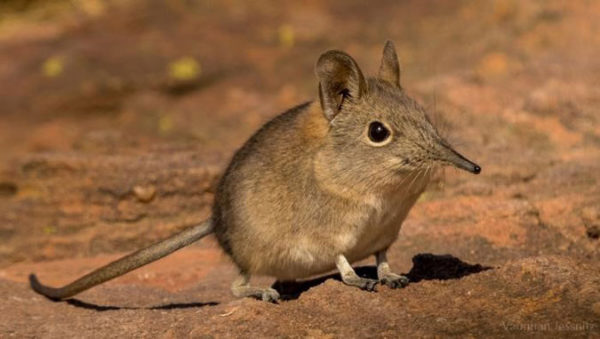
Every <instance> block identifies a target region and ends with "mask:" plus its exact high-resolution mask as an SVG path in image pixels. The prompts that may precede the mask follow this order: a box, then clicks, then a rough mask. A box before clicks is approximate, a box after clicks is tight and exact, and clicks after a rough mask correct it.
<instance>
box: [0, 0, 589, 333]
mask: <svg viewBox="0 0 600 339" xmlns="http://www.w3.org/2000/svg"><path fill="white" fill-rule="evenodd" d="M386 39H391V40H393V41H394V42H395V43H396V48H397V50H398V54H399V57H400V59H401V65H402V83H403V85H404V87H405V88H406V89H407V91H408V92H410V94H411V95H413V96H415V97H417V98H418V99H419V100H420V101H421V102H422V103H423V104H424V105H425V106H426V107H427V108H428V110H429V111H430V112H431V115H432V117H433V119H434V121H435V122H436V124H437V125H438V127H440V128H441V129H442V130H443V131H444V133H445V135H446V136H447V138H448V139H449V140H450V141H451V142H452V143H454V144H455V145H456V148H457V149H459V150H460V151H461V152H462V153H464V154H466V155H468V156H469V157H470V158H472V159H473V160H475V161H476V162H477V163H479V164H480V165H481V166H482V167H483V172H482V174H481V175H479V176H473V175H469V174H468V173H465V172H459V171H457V170H452V169H449V170H446V171H445V172H444V173H443V175H441V176H440V178H439V179H437V180H436V181H434V182H433V183H432V184H431V185H430V187H429V188H428V190H427V192H426V193H425V194H424V195H423V196H422V197H421V199H420V200H419V202H418V203H417V204H416V206H415V207H414V208H413V210H412V211H411V213H410V215H409V217H408V219H407V220H406V222H405V223H404V225H403V227H402V230H401V232H400V237H399V240H398V241H397V242H396V243H395V244H394V246H393V247H392V248H391V250H390V254H389V257H390V259H391V265H392V268H393V269H395V270H396V271H398V272H404V273H408V275H409V277H410V278H411V280H412V281H413V283H411V284H410V285H409V286H408V287H407V288H404V289H402V290H390V289H388V288H387V287H385V286H379V287H378V291H377V292H375V293H368V292H364V291H360V290H358V289H353V288H349V287H347V286H344V285H343V284H342V283H341V282H339V281H338V280H337V279H335V277H327V279H326V278H322V279H315V280H311V281H307V282H301V283H297V284H291V285H281V284H279V285H277V288H278V289H280V291H282V293H283V294H284V295H286V299H287V300H285V301H282V302H281V303H279V304H269V303H264V302H260V301H256V300H250V299H243V300H236V299H234V298H233V297H232V296H231V295H230V292H229V284H230V282H231V281H232V279H233V278H234V277H235V274H236V272H235V270H234V267H233V265H232V264H231V263H230V262H229V260H228V259H227V258H226V257H225V256H224V255H223V254H222V252H221V251H220V249H219V248H218V246H217V245H216V243H215V241H214V239H213V238H211V237H209V238H206V239H203V240H201V241H200V242H198V243H197V244H194V245H192V246H190V247H189V248H186V249H184V250H181V251H179V252H177V253H175V254H173V255H171V256H169V257H167V258H165V259H163V260H161V261H158V262H156V263H153V264H151V265H149V266H147V267H144V268H142V269H139V270H137V271H134V272H132V273H130V274H127V275H125V276H123V277H120V278H118V279H115V280H113V281H111V282H108V283H106V284H104V285H101V286H98V287H96V288H94V289H91V290H89V291H86V292H84V293H82V294H81V295H78V296H77V297H76V299H72V300H69V301H67V302H51V301H49V300H46V299H45V298H43V297H41V296H39V295H37V294H35V293H33V292H32V291H31V290H30V288H29V286H28V284H27V276H28V274H29V273H31V272H37V273H38V276H39V277H40V279H41V280H42V281H44V282H47V283H48V284H56V285H60V284H63V283H66V282H69V281H71V280H72V279H74V278H76V277H79V276H80V275H82V274H84V273H86V272H89V271H90V270H92V269H94V268H96V267H98V266H100V265H102V264H104V263H106V262H109V261H111V260H114V259H115V258H118V257H119V256H121V255H124V254H126V253H128V252H129V251H132V250H135V249H138V248H140V247H142V246H144V245H148V244H150V243H152V242H153V241H156V240H158V239H161V238H164V237H166V236H168V235H169V234H172V233H173V232H175V231H177V230H179V229H182V228H183V227H185V226H187V225H191V224H194V223H195V222H198V221H200V220H203V219H204V218H205V217H206V216H208V214H209V209H210V204H211V202H212V197H213V192H214V188H215V183H216V181H217V180H218V177H219V175H220V173H221V171H222V170H223V168H224V166H225V165H226V164H227V161H228V159H229V158H230V157H231V155H232V153H233V152H234V151H235V149H236V148H237V147H239V146H240V145H241V144H242V143H243V141H244V140H245V139H246V138H247V137H248V136H249V135H250V134H251V133H252V132H253V131H254V130H256V129H257V128H258V127H259V126H260V125H261V124H263V123H264V122H265V121H267V120H268V119H270V118H271V117H273V116H275V115H276V114H277V113H279V112H281V111H283V110H284V109H286V108H289V107H291V106H293V105H296V104H298V103H301V102H303V101H306V100H312V99H314V97H315V94H316V80H315V77H314V73H313V66H314V63H315V61H316V58H317V57H318V55H319V54H320V53H321V52H323V51H325V50H327V49H330V48H339V49H343V50H345V51H347V52H349V53H350V54H351V55H353V56H354V57H355V58H356V59H357V61H358V63H359V64H360V65H361V67H362V69H363V71H365V72H366V73H370V74H373V73H374V72H375V70H376V69H377V66H378V63H379V58H380V55H381V50H382V47H383V42H384V41H385V40H386ZM598 55H600V3H596V2H583V1H582V2H576V1H573V2H561V1H547V2H533V1H531V2H529V1H528V2H520V1H516V0H514V1H510V0H508V1H486V2H462V1H456V2H448V1H417V0H415V1H404V2H396V1H374V2H369V4H368V5H366V4H365V3H364V2H362V1H330V2H321V1H310V0H309V1H303V2H295V3H287V2H285V3H283V2H246V1H237V0H228V1H221V2H217V1H177V0H167V1H158V0H154V1H143V2H142V1H136V0H130V1H108V2H102V1H98V0H90V1H54V2H43V1H33V0H29V1H26V0H22V1H18V0H13V1H7V2H4V3H2V4H0V93H1V94H0V96H1V102H2V104H0V115H1V116H2V119H0V150H1V152H0V293H1V295H2V296H3V301H2V303H0V337H2V338H4V337H51V338H64V337H111V336H112V337H130V336H131V337H163V338H171V337H311V338H313V337H319V338H337V337H398V336H410V337H413V336H428V337H431V336H450V335H456V336H467V335H472V336H477V337H484V336H485V337H487V336H500V337H514V336H539V337H547V336H555V337H556V336H558V337H595V338H599V337H600V262H599V259H600V239H599V237H600V185H599V183H600V147H599V146H600V112H599V110H598V107H599V104H600V82H599V81H598V74H600V59H599V58H598V57H597V56H598ZM357 265H358V266H361V265H362V266H363V267H361V268H360V269H359V271H360V272H361V274H364V275H366V276H369V275H373V267H372V265H373V262H371V261H365V262H362V263H358V264H357ZM257 282H258V283H263V284H271V283H273V281H272V280H271V279H268V278H259V279H257Z"/></svg>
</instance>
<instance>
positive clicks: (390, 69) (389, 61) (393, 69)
mask: <svg viewBox="0 0 600 339" xmlns="http://www.w3.org/2000/svg"><path fill="white" fill-rule="evenodd" d="M379 79H381V80H385V81H387V82H389V83H391V84H392V85H396V86H398V88H402V86H400V64H399V63H398V55H396V49H395V48H394V44H393V43H392V42H391V41H390V40H388V41H386V42H385V47H384V48H383V57H382V58H381V66H379Z"/></svg>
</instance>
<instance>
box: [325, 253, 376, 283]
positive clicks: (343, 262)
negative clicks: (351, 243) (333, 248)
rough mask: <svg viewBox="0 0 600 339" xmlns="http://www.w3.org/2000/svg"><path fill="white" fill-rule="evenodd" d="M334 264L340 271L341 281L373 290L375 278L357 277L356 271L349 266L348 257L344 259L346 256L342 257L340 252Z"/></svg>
mask: <svg viewBox="0 0 600 339" xmlns="http://www.w3.org/2000/svg"><path fill="white" fill-rule="evenodd" d="M335 265H336V266H337V269H338V270H339V271H340V275H341V276H342V281H343V282H344V284H346V285H350V286H356V287H358V288H360V289H363V290H367V291H374V290H375V286H376V285H377V280H374V279H367V278H361V277H359V276H358V275H357V274H356V272H354V269H353V268H352V266H350V263H349V262H348V259H346V257H344V256H343V255H342V254H340V255H338V256H337V258H336V259H335Z"/></svg>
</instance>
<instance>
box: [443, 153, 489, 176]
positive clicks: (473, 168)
mask: <svg viewBox="0 0 600 339" xmlns="http://www.w3.org/2000/svg"><path fill="white" fill-rule="evenodd" d="M444 148H445V149H444V155H443V156H442V158H443V160H444V161H446V162H448V163H450V164H452V165H454V166H456V167H457V168H460V169H463V170H465V171H469V172H471V173H473V174H479V173H480V172H481V167H479V165H477V164H476V163H474V162H472V161H471V160H469V159H467V158H465V157H464V156H463V155H462V154H460V153H458V152H457V151H455V150H454V149H452V148H451V147H444Z"/></svg>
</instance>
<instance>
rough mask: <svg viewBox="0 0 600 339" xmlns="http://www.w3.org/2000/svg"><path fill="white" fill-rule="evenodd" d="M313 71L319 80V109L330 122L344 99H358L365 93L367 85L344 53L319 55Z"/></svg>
mask: <svg viewBox="0 0 600 339" xmlns="http://www.w3.org/2000/svg"><path fill="white" fill-rule="evenodd" d="M315 71H316V73H317V78H318V79H319V97H320V99H321V108H322V109H323V112H324V113H325V117H326V118H327V119H328V120H330V121H331V120H333V118H334V117H335V116H336V115H337V114H338V113H339V112H340V110H341V109H342V104H343V102H344V100H345V99H347V98H348V97H350V98H356V99H358V98H360V97H361V96H363V95H364V94H365V92H366V89H367V84H366V82H365V78H364V76H363V74H362V72H361V71H360V68H358V65H357V64H356V61H354V59H352V57H351V56H349V55H348V54H346V53H344V52H341V51H328V52H325V53H323V54H321V56H320V57H319V60H318V61H317V65H316V67H315Z"/></svg>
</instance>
